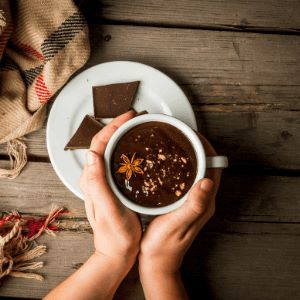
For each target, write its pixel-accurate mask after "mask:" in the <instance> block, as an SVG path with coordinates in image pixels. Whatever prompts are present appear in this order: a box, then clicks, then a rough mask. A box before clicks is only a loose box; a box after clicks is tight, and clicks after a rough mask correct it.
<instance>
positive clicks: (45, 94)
mask: <svg viewBox="0 0 300 300" xmlns="http://www.w3.org/2000/svg"><path fill="white" fill-rule="evenodd" d="M35 92H36V94H37V96H38V98H39V101H40V103H46V102H48V101H49V99H50V97H51V93H50V92H49V90H48V88H47V86H46V84H45V81H44V76H43V74H40V75H39V76H38V77H37V80H36V84H35Z"/></svg>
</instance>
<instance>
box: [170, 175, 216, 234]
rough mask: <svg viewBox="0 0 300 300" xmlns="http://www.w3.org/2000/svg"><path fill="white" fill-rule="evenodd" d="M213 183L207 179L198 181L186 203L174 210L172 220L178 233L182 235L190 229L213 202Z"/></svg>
mask: <svg viewBox="0 0 300 300" xmlns="http://www.w3.org/2000/svg"><path fill="white" fill-rule="evenodd" d="M213 188H214V183H213V181H212V180H210V179H208V178H204V179H202V180H200V181H198V182H197V183H196V184H195V185H194V186H193V188H192V189H191V191H190V192H189V195H188V199H187V200H186V202H185V203H184V204H183V205H182V206H181V207H179V208H178V209H177V210H175V211H174V212H173V213H171V214H172V218H174V219H176V221H177V224H178V228H179V232H181V234H182V235H184V234H185V233H186V232H187V231H188V230H189V229H190V227H191V226H192V225H193V224H194V223H195V222H196V221H197V220H199V219H200V218H201V217H202V216H203V215H205V213H206V211H207V209H208V208H209V205H210V202H212V201H214V195H213V190H214V189H213Z"/></svg>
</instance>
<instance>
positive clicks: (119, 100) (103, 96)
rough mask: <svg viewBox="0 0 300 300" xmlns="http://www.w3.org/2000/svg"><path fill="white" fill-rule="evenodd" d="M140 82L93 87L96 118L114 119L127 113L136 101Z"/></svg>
mask: <svg viewBox="0 0 300 300" xmlns="http://www.w3.org/2000/svg"><path fill="white" fill-rule="evenodd" d="M139 84H140V82H139V81H133V82H126V83H115V84H109V85H103V86H94V87H93V102H94V115H95V118H96V119H98V118H114V117H116V116H118V115H120V114H123V113H125V112H127V111H128V110H129V109H130V107H131V103H132V101H133V100H134V97H135V94H136V91H137V88H138V86H139Z"/></svg>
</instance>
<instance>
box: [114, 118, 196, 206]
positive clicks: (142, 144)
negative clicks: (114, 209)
mask: <svg viewBox="0 0 300 300" xmlns="http://www.w3.org/2000/svg"><path fill="white" fill-rule="evenodd" d="M111 170H112V175H113V178H114V180H115V182H116V184H117V186H118V188H119V190H120V191H121V192H122V193H123V194H124V195H125V196H126V197H127V198H128V199H130V200H131V201H133V202H135V203H137V204H139V205H142V206H147V207H160V206H166V205H169V204H171V203H173V202H175V201H177V200H178V199H179V198H181V197H182V196H183V195H184V194H186V193H187V191H188V190H189V189H190V187H191V186H192V185H193V183H194V180H195V176H196V172H197V160H196V154H195V151H194V149H193V146H192V145H191V142H190V141H189V140H188V139H187V137H186V136H185V135H184V134H183V133H182V132H181V131H180V130H178V129H177V128H175V127H174V126H172V125H169V124H167V123H163V122H147V123H143V124H140V125H137V126H135V127H134V128H132V129H131V130H129V131H128V132H127V133H125V134H124V135H123V136H122V137H121V138H120V140H119V141H118V143H117V145H116V147H115V149H114V152H113V154H112V158H111Z"/></svg>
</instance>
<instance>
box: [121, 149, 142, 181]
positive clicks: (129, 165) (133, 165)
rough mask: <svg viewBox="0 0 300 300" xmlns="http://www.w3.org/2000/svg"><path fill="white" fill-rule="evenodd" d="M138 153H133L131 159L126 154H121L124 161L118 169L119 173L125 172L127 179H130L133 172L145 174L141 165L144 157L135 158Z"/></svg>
mask: <svg viewBox="0 0 300 300" xmlns="http://www.w3.org/2000/svg"><path fill="white" fill-rule="evenodd" d="M135 155H136V153H134V154H133V155H132V158H131V160H129V158H128V157H127V156H126V155H125V154H122V155H121V159H122V160H123V163H120V165H121V167H120V168H119V169H118V171H117V173H125V175H126V179H127V180H128V181H129V180H130V178H131V176H132V174H134V175H135V173H137V174H144V172H143V170H142V168H141V167H140V165H141V163H142V162H143V160H144V159H143V158H135Z"/></svg>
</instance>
